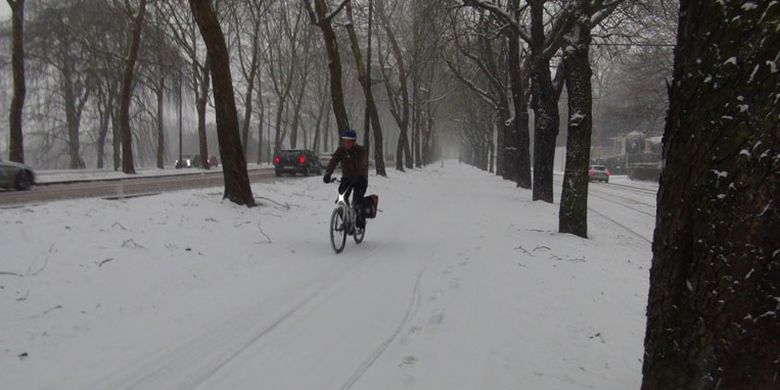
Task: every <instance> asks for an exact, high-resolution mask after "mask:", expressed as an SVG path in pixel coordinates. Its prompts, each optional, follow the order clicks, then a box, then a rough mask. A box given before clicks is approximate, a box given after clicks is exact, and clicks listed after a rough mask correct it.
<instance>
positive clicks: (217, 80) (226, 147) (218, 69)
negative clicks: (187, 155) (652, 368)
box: [189, 0, 255, 207]
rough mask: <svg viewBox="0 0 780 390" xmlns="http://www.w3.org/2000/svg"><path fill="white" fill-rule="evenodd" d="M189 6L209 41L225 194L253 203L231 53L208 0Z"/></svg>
mask: <svg viewBox="0 0 780 390" xmlns="http://www.w3.org/2000/svg"><path fill="white" fill-rule="evenodd" d="M189 3H190V8H191V9H192V13H193V15H194V16H195V21H196V22H197V23H198V28H199V29H200V32H201V35H202V36H203V41H204V42H205V43H206V48H207V50H208V56H209V58H210V61H209V63H210V65H211V69H210V70H211V73H212V76H213V87H214V102H215V107H216V111H217V134H218V137H219V155H220V160H222V172H223V175H224V178H225V194H224V198H226V199H229V200H230V201H231V202H233V203H236V204H239V205H246V206H249V207H252V206H254V205H255V199H254V197H253V196H252V188H251V187H250V185H249V176H248V174H247V170H246V160H245V159H244V153H243V150H242V147H241V136H240V134H239V132H238V111H237V110H236V101H235V96H234V95H233V80H232V77H231V75H230V54H229V53H228V50H227V44H226V43H225V37H224V35H223V34H222V29H221V27H220V25H219V20H218V19H217V14H216V12H214V9H213V8H212V7H211V3H210V2H208V1H198V0H190V1H189Z"/></svg>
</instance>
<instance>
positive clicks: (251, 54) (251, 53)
mask: <svg viewBox="0 0 780 390" xmlns="http://www.w3.org/2000/svg"><path fill="white" fill-rule="evenodd" d="M268 3H269V2H268V1H263V0H250V1H249V3H248V4H241V3H230V4H228V6H229V7H230V13H231V16H232V18H233V20H234V22H233V23H234V24H235V25H237V26H239V31H238V32H237V34H236V40H237V44H238V47H237V50H236V52H237V53H238V59H239V66H240V69H241V75H242V76H243V78H244V81H245V82H246V92H245V94H244V98H243V106H244V121H243V123H242V125H241V145H242V147H243V149H244V158H245V159H246V158H247V156H248V153H249V127H250V122H251V119H252V113H253V104H252V103H253V101H252V96H253V92H254V91H255V89H256V88H258V89H259V86H260V80H259V79H260V78H262V77H261V76H262V75H261V74H260V73H261V72H260V56H261V50H262V48H261V32H262V30H261V27H262V16H263V15H264V14H265V13H266V12H267V11H268V6H267V4H268ZM240 26H245V27H248V28H247V29H246V31H244V30H242V29H241V28H240ZM247 34H248V37H249V40H250V43H249V45H245V44H244V42H243V41H242V39H243V37H244V36H245V35H247ZM245 46H246V47H245ZM245 52H248V55H247V54H245ZM256 79H258V81H257V83H256V82H255V80H256ZM258 100H259V102H258V103H259V104H260V105H262V97H260V98H259V99H258ZM259 122H260V123H261V124H262V122H263V121H262V116H261V118H260V121H259ZM261 136H262V132H261Z"/></svg>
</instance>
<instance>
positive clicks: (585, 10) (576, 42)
mask: <svg viewBox="0 0 780 390" xmlns="http://www.w3.org/2000/svg"><path fill="white" fill-rule="evenodd" d="M574 1H575V4H574V9H573V15H574V18H575V20H576V22H575V24H574V28H573V29H572V31H571V32H570V33H569V34H568V35H567V39H566V44H565V45H564V48H563V52H564V54H563V63H564V66H565V68H566V69H565V75H566V91H567V94H568V96H569V99H568V104H569V121H568V132H567V138H568V139H567V142H566V169H565V174H564V177H563V192H562V194H561V206H560V212H559V213H558V220H559V224H558V231H559V232H561V233H572V234H575V235H578V236H580V237H587V236H588V163H589V162H590V138H591V129H592V127H593V100H592V95H591V94H592V87H591V82H590V78H591V74H592V72H591V69H590V55H589V53H590V41H591V35H590V30H591V26H590V0H574Z"/></svg>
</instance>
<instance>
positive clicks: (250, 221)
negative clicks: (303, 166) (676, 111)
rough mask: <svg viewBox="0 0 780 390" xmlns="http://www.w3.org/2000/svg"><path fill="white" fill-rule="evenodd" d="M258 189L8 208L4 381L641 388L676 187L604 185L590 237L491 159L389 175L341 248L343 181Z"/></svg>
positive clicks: (40, 384) (16, 384)
mask: <svg viewBox="0 0 780 390" xmlns="http://www.w3.org/2000/svg"><path fill="white" fill-rule="evenodd" d="M557 179H560V177H558V178H557ZM559 181H560V180H559ZM256 189H257V192H258V195H259V196H262V197H263V199H265V200H268V202H267V203H265V204H264V205H261V206H260V207H256V208H253V209H246V208H243V207H232V206H231V205H229V204H225V202H222V201H221V200H220V199H219V196H218V195H204V194H202V193H198V194H192V193H188V192H187V191H184V192H182V193H181V195H180V194H178V193H177V194H164V195H160V199H159V200H156V199H146V198H141V199H135V200H131V201H128V202H122V204H117V203H116V202H72V204H69V205H68V209H67V210H63V209H64V208H63V207H60V206H59V205H57V204H50V205H41V206H39V207H30V208H19V209H17V208H13V209H6V210H0V216H2V218H0V223H2V222H3V221H5V230H4V234H3V235H0V246H2V247H3V250H4V251H5V253H6V254H8V255H7V256H6V257H5V258H4V261H5V263H4V265H3V268H2V269H0V275H3V276H2V278H0V281H1V282H2V284H3V286H4V288H3V289H2V290H0V297H4V295H2V293H3V292H4V293H5V297H7V300H6V301H3V304H4V305H7V306H4V307H7V308H8V309H7V310H6V311H4V315H5V317H4V319H2V320H0V334H3V335H5V336H4V337H5V338H4V340H3V341H4V348H5V351H4V352H3V351H0V352H2V353H0V371H1V372H3V374H4V378H3V379H4V385H5V386H6V387H8V388H31V389H37V388H41V389H43V388H67V389H71V388H72V389H92V388H94V389H334V390H336V389H339V390H348V389H353V390H360V389H366V390H368V389H371V390H373V389H405V388H408V389H419V390H437V389H448V390H449V389H464V390H466V389H509V388H513V389H517V388H527V389H562V390H568V389H572V390H573V389H581V388H595V389H604V390H612V389H614V390H618V389H627V388H637V387H638V386H639V385H640V383H641V366H642V360H641V358H642V353H643V349H642V347H643V344H642V341H643V337H644V324H645V321H646V317H645V307H646V304H647V291H648V275H647V269H648V268H649V266H650V258H651V253H650V243H649V240H650V239H651V237H652V231H653V223H654V213H655V207H654V201H653V200H654V199H655V194H654V192H655V190H654V188H649V186H645V185H644V184H642V183H628V182H624V183H621V181H620V180H615V181H614V182H613V183H609V184H595V183H594V184H593V185H591V186H590V199H589V210H590V213H589V230H590V233H591V237H590V238H589V239H582V238H580V237H576V236H572V235H567V234H559V233H557V218H556V215H557V214H556V213H557V210H558V207H557V206H556V205H550V204H547V203H544V202H532V201H530V196H531V194H530V191H526V190H518V189H517V188H516V187H515V185H514V184H513V183H511V182H508V181H505V180H501V179H500V178H497V177H495V176H494V175H488V174H486V173H484V172H481V171H477V170H475V169H472V168H471V167H465V166H461V165H455V164H449V165H448V166H447V167H446V168H426V169H423V170H410V171H409V172H407V173H405V174H392V175H391V177H390V178H378V177H376V178H372V181H371V184H370V187H369V191H370V192H371V193H378V194H380V196H381V200H380V209H383V211H384V212H383V213H382V214H380V215H379V217H378V218H377V219H376V220H373V221H370V222H369V225H368V230H367V236H366V241H365V242H363V243H362V244H360V245H356V244H355V243H354V242H353V241H352V240H351V239H350V240H349V242H348V243H347V248H346V249H345V251H344V252H342V253H341V254H339V255H336V254H334V253H333V251H332V250H331V248H330V243H329V242H328V238H327V221H329V218H330V213H331V210H332V208H333V199H334V193H335V186H328V185H324V184H323V183H322V182H321V181H320V180H318V179H317V178H309V179H302V180H284V181H278V182H276V183H272V184H269V185H267V186H266V185H263V186H256ZM556 194H557V196H556V197H559V196H560V185H559V184H558V186H557V188H556ZM28 209H29V210H28ZM5 313H7V314H5Z"/></svg>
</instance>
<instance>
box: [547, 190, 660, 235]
mask: <svg viewBox="0 0 780 390" xmlns="http://www.w3.org/2000/svg"><path fill="white" fill-rule="evenodd" d="M613 179H614V178H613ZM616 181H617V180H612V182H610V183H590V184H589V185H588V211H589V216H590V218H591V219H594V218H595V219H596V220H602V221H608V223H611V224H615V225H617V226H619V227H621V228H622V229H623V230H624V231H625V232H627V233H629V234H630V235H632V236H633V237H636V238H638V239H640V240H642V241H645V242H646V243H648V244H650V243H652V241H653V231H654V230H655V211H656V194H657V192H658V186H657V184H656V183H648V182H638V183H632V182H631V181H626V182H621V181H618V182H616ZM553 183H554V184H555V191H556V193H555V194H556V197H557V198H556V199H555V201H556V202H555V203H556V204H559V202H560V194H561V185H562V184H563V176H562V175H556V176H555V178H554V181H553Z"/></svg>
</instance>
